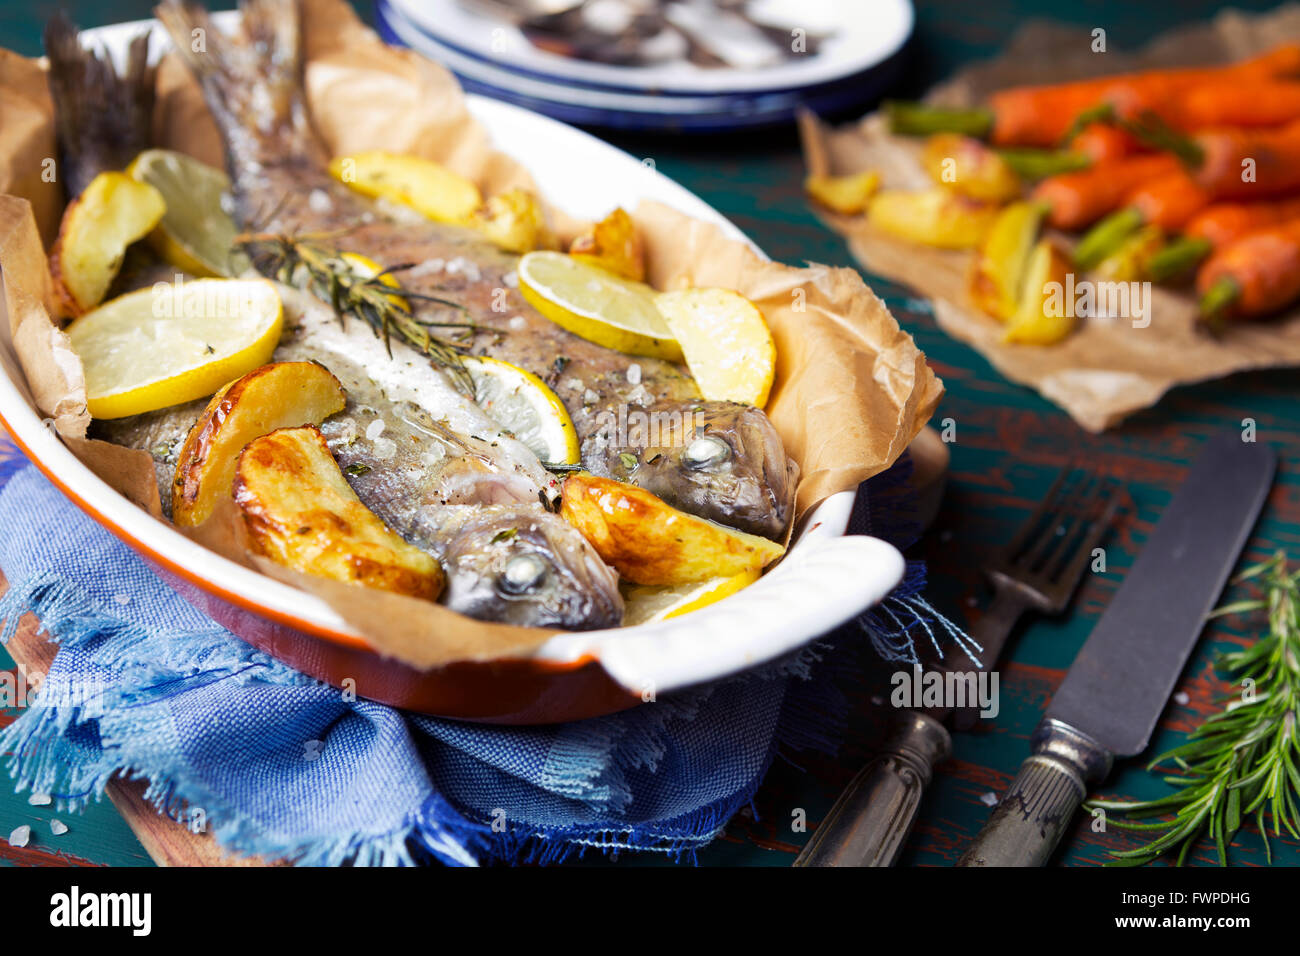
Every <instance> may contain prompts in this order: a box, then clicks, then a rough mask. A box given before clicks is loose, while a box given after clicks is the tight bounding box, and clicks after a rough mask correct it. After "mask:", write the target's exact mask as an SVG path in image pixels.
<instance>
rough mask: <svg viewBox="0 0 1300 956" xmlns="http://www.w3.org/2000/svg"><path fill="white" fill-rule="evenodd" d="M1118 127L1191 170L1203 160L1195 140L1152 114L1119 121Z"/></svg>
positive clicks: (1201, 151)
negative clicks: (1175, 158) (1178, 160)
mask: <svg viewBox="0 0 1300 956" xmlns="http://www.w3.org/2000/svg"><path fill="white" fill-rule="evenodd" d="M1118 125H1119V127H1120V128H1121V129H1125V130H1128V131H1129V132H1130V133H1132V134H1133V135H1134V136H1136V137H1137V138H1138V139H1139V140H1141V141H1142V142H1143V143H1145V144H1146V145H1148V146H1151V147H1154V148H1155V149H1161V150H1165V151H1166V152H1170V153H1173V154H1174V155H1175V156H1177V157H1178V158H1179V159H1180V160H1182V162H1183V163H1185V164H1186V165H1187V166H1190V167H1192V168H1193V169H1195V168H1196V167H1198V166H1200V165H1201V163H1202V162H1203V161H1204V160H1205V153H1204V151H1203V150H1202V149H1201V147H1200V146H1198V145H1196V141H1195V140H1193V139H1192V138H1191V137H1189V136H1184V135H1183V134H1182V133H1180V132H1178V131H1177V130H1176V129H1173V128H1172V127H1170V126H1169V125H1168V124H1167V123H1165V121H1164V120H1162V119H1161V118H1160V117H1159V116H1157V115H1155V114H1154V113H1144V114H1143V115H1141V116H1139V117H1138V118H1137V119H1135V120H1121V121H1119V123H1118Z"/></svg>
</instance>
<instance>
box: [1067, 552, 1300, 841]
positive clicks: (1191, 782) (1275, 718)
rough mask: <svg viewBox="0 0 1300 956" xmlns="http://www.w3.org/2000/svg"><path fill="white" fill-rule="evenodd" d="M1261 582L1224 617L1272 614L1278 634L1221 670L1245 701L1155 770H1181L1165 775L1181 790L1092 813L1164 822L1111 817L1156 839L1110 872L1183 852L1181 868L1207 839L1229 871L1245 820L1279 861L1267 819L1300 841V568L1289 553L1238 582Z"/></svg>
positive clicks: (1272, 631)
mask: <svg viewBox="0 0 1300 956" xmlns="http://www.w3.org/2000/svg"><path fill="white" fill-rule="evenodd" d="M1251 579H1253V580H1256V581H1258V582H1259V584H1260V586H1261V588H1262V590H1263V592H1264V593H1263V596H1262V597H1259V598H1255V599H1251V600H1245V601H1238V602H1235V603H1233V604H1228V605H1226V606H1224V607H1221V608H1219V609H1218V610H1217V611H1215V612H1214V615H1213V616H1215V617H1221V616H1223V615H1225V614H1238V613H1242V612H1249V611H1267V613H1268V621H1269V633H1268V635H1267V636H1265V637H1263V638H1261V639H1260V640H1258V641H1256V642H1255V643H1254V644H1252V645H1251V646H1249V647H1247V648H1245V649H1244V650H1240V651H1233V652H1232V653H1229V654H1224V655H1223V656H1222V657H1221V658H1220V660H1219V661H1218V667H1219V669H1220V670H1222V671H1223V672H1225V673H1227V674H1229V675H1231V676H1232V677H1233V678H1234V680H1236V681H1238V682H1240V683H1241V684H1242V685H1243V692H1242V694H1241V696H1240V698H1229V699H1228V701H1227V703H1226V706H1225V707H1224V709H1223V710H1222V711H1220V712H1219V713H1217V714H1214V715H1213V716H1212V717H1210V718H1209V719H1208V720H1206V721H1205V723H1204V724H1202V725H1201V726H1200V727H1198V728H1197V729H1196V731H1195V732H1194V733H1193V734H1192V735H1191V737H1190V738H1189V739H1188V740H1187V742H1186V743H1184V744H1182V745H1181V746H1178V747H1175V748H1174V749H1173V750H1170V751H1168V752H1167V753H1164V754H1161V755H1160V756H1159V757H1157V758H1156V759H1155V760H1154V761H1152V763H1151V764H1150V767H1149V768H1148V769H1152V770H1154V769H1155V768H1156V767H1158V766H1160V765H1161V764H1165V763H1172V764H1173V765H1174V767H1175V768H1176V770H1177V771H1178V772H1177V773H1175V774H1171V775H1169V776H1166V777H1165V781H1166V782H1167V783H1170V784H1172V785H1173V786H1175V787H1178V788H1179V789H1178V790H1177V791H1175V792H1174V793H1171V794H1169V795H1168V796H1165V797H1161V798H1159V799H1156V800H1145V801H1142V802H1139V803H1124V802H1121V801H1116V800H1093V801H1089V803H1088V806H1089V807H1092V808H1101V809H1102V810H1104V811H1106V812H1107V813H1112V812H1116V813H1122V814H1125V815H1127V816H1129V817H1133V818H1143V817H1153V816H1164V815H1167V814H1170V813H1172V814H1173V816H1172V817H1170V818H1168V819H1163V820H1159V821H1156V822H1153V823H1134V822H1131V821H1130V820H1108V822H1109V823H1113V824H1114V825H1116V826H1118V827H1120V828H1121V829H1128V830H1138V831H1143V832H1146V833H1150V834H1152V835H1153V836H1154V839H1153V840H1152V841H1151V842H1150V843H1148V844H1146V845H1145V846H1142V847H1138V848H1137V849H1133V850H1125V851H1122V852H1116V853H1113V854H1112V856H1113V857H1114V859H1113V860H1112V861H1111V863H1109V864H1108V865H1110V866H1140V865H1142V864H1144V863H1149V862H1151V861H1152V860H1154V859H1156V858H1157V857H1159V856H1161V855H1163V854H1165V853H1171V852H1176V853H1177V859H1176V862H1177V864H1179V865H1181V864H1182V863H1183V861H1184V860H1186V858H1187V855H1188V853H1189V852H1190V851H1191V850H1192V848H1193V847H1194V846H1195V845H1196V844H1197V843H1198V842H1199V841H1200V840H1201V839H1202V838H1205V839H1208V840H1211V841H1213V843H1214V846H1215V849H1216V850H1217V852H1218V857H1219V864H1220V865H1221V866H1226V865H1227V861H1228V847H1229V845H1230V844H1231V843H1232V842H1233V840H1234V839H1235V838H1236V835H1237V831H1238V830H1239V829H1240V828H1241V824H1242V821H1243V820H1245V819H1247V818H1253V819H1254V821H1255V826H1256V828H1257V829H1258V830H1259V833H1260V836H1261V837H1262V838H1263V840H1264V850H1265V853H1266V854H1267V855H1268V860H1269V862H1270V863H1271V862H1272V860H1273V854H1272V850H1271V848H1270V846H1269V841H1268V833H1267V830H1266V828H1265V822H1266V821H1265V814H1266V812H1267V814H1268V815H1271V816H1272V824H1273V833H1274V835H1276V836H1279V837H1280V836H1281V835H1282V831H1283V830H1286V832H1288V833H1290V834H1291V835H1292V836H1293V837H1296V838H1300V812H1298V811H1297V806H1298V805H1300V737H1298V736H1297V728H1296V718H1297V713H1298V712H1300V570H1297V571H1290V570H1288V568H1287V559H1286V555H1285V553H1283V552H1278V553H1277V555H1275V556H1274V557H1273V558H1272V559H1270V560H1268V561H1265V562H1263V563H1261V564H1257V565H1255V566H1254V567H1251V568H1248V569H1247V570H1246V571H1244V572H1243V573H1242V574H1241V575H1240V576H1239V577H1238V579H1237V580H1238V581H1243V580H1251Z"/></svg>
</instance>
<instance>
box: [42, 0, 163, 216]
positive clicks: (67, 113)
mask: <svg viewBox="0 0 1300 956" xmlns="http://www.w3.org/2000/svg"><path fill="white" fill-rule="evenodd" d="M45 53H46V56H47V57H48V58H49V63H50V69H49V77H48V83H49V88H50V98H51V99H52V100H53V101H54V117H55V126H56V129H57V132H58V137H59V146H60V149H61V150H62V154H63V181H64V183H65V184H66V187H67V192H68V198H70V199H71V198H74V197H76V196H78V195H80V193H81V191H82V190H83V189H85V188H86V186H87V185H89V183H90V181H91V180H92V179H94V178H95V177H96V176H98V175H99V174H100V173H102V172H105V171H107V170H120V169H123V168H124V167H125V166H126V165H127V164H128V163H130V162H131V160H133V159H134V158H135V157H136V155H137V154H139V153H140V152H141V151H142V150H144V149H147V148H148V147H149V144H150V135H151V133H150V131H151V127H152V124H153V107H154V98H155V92H154V76H155V73H156V70H155V68H154V67H153V66H151V65H150V64H149V34H147V33H141V34H139V35H138V36H136V37H134V38H133V39H132V40H131V43H130V46H129V47H128V48H127V57H126V69H125V70H124V71H123V72H120V73H119V72H118V70H117V68H116V67H115V66H114V64H113V62H112V60H111V59H110V58H109V56H108V54H107V53H106V52H105V51H103V50H89V49H86V48H84V47H83V46H82V45H81V41H80V40H79V39H78V36H77V28H76V26H75V25H74V24H73V23H72V21H71V20H69V19H68V17H67V15H66V14H64V13H63V12H62V11H60V12H59V13H57V14H55V15H54V16H53V17H51V18H50V20H49V22H48V23H47V24H46V26H45Z"/></svg>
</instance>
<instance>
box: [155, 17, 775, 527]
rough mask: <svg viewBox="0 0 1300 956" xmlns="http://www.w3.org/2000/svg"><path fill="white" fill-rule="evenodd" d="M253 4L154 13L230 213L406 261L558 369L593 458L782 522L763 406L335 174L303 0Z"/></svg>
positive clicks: (687, 494)
mask: <svg viewBox="0 0 1300 956" xmlns="http://www.w3.org/2000/svg"><path fill="white" fill-rule="evenodd" d="M242 11H243V16H242V20H241V27H240V35H239V36H237V37H222V35H221V34H220V33H219V31H217V30H216V29H215V28H214V27H213V26H212V24H211V22H210V21H209V19H208V17H207V14H206V13H205V12H204V11H203V10H202V9H200V8H198V7H196V6H194V5H189V4H182V3H180V2H176V0H166V2H164V3H163V4H162V5H161V6H160V7H159V8H158V16H159V19H161V20H162V21H163V23H164V25H165V26H166V27H167V29H168V31H169V32H170V33H171V35H172V37H173V40H174V42H175V46H176V49H177V51H178V52H179V53H180V55H181V56H182V57H183V58H184V59H185V60H186V62H187V63H188V64H189V65H190V67H191V69H192V70H193V71H194V73H195V75H196V76H197V77H198V78H199V79H200V81H201V83H202V86H203V90H204V94H205V97H206V99H207V102H208V105H209V107H210V109H211V111H212V114H213V116H214V117H215V119H216V122H217V125H218V127H219V128H220V129H221V132H222V134H223V137H224V141H225V146H226V153H227V165H228V167H229V172H230V176H231V180H232V182H233V189H234V198H235V215H236V218H237V219H238V220H239V222H240V224H241V225H242V226H243V227H244V228H245V229H247V230H250V231H255V232H258V233H263V234H271V235H284V236H305V235H316V236H319V235H322V234H328V235H332V236H333V237H334V238H333V239H332V240H331V241H333V242H335V243H336V244H337V248H338V250H339V251H347V252H356V253H360V254H362V255H365V256H367V257H368V258H370V259H373V260H374V261H376V262H378V263H379V264H380V265H381V266H383V267H385V268H387V269H397V268H398V267H408V268H403V269H401V271H399V272H397V275H398V277H399V279H400V281H401V285H402V288H403V289H404V290H407V291H409V292H410V293H412V294H413V303H414V307H415V311H416V313H417V318H419V319H421V320H424V321H427V322H448V323H451V322H456V321H458V320H462V318H463V316H465V315H468V317H469V318H470V320H471V321H470V323H469V324H470V325H471V329H470V332H469V334H468V337H467V338H465V339H464V340H463V341H462V342H461V345H462V346H463V347H464V348H466V349H467V350H469V351H471V352H473V353H475V354H487V355H491V356H494V357H496V358H500V359H503V360H505V361H507V362H511V363H513V364H515V365H518V366H520V367H522V368H525V369H528V370H529V371H531V372H533V373H534V374H536V375H538V376H539V377H541V378H543V379H546V380H547V381H548V382H550V383H551V384H552V385H553V387H554V388H555V391H556V393H557V394H558V395H559V397H560V399H561V401H563V402H564V404H565V406H566V407H567V409H568V410H569V412H570V415H571V416H572V418H573V421H574V425H575V427H576V428H577V431H578V435H579V437H580V439H581V440H582V461H583V464H584V466H586V467H587V468H588V469H590V470H591V471H593V472H595V473H597V474H601V475H607V476H610V477H613V478H617V479H620V480H624V481H629V482H632V483H634V484H637V485H640V486H642V487H644V488H646V489H647V490H649V491H651V492H653V493H655V494H656V495H659V496H660V497H662V498H664V499H665V500H667V501H668V502H670V503H671V504H673V505H675V506H677V507H680V508H682V509H683V510H686V511H689V512H691V513H693V514H697V515H700V516H703V517H706V518H711V519H714V520H717V521H719V522H721V523H723V524H727V525H731V526H733V527H737V528H740V529H742V530H745V531H750V532H753V533H756V534H762V535H765V536H767V537H770V538H781V537H783V536H784V534H785V532H786V530H787V529H788V527H789V524H790V521H791V519H792V516H793V501H794V491H795V466H794V464H793V462H791V460H790V459H789V458H788V457H787V456H786V454H785V451H784V448H783V447H782V444H781V440H780V438H779V437H778V435H777V433H776V431H775V429H774V428H773V427H772V425H771V422H769V421H768V419H767V417H766V416H765V415H764V414H763V413H762V411H760V410H758V409H756V408H753V407H750V406H746V405H740V404H734V403H730V402H714V401H704V400H702V399H701V398H700V396H699V392H698V390H697V388H696V386H695V383H694V381H693V380H692V379H691V378H690V377H689V375H687V374H686V373H685V371H684V370H683V369H682V368H681V367H679V366H677V365H675V364H673V363H671V362H666V361H662V360H659V359H653V358H642V357H633V356H628V355H624V354H622V353H618V352H615V351H612V350H610V349H606V348H603V347H601V346H599V345H596V344H594V343H592V342H589V341H587V340H585V339H582V338H579V337H578V336H576V335H573V334H572V333H570V332H568V331H566V330H564V329H562V328H560V327H559V326H557V325H555V324H554V323H552V322H550V321H549V320H547V319H546V318H545V317H543V316H542V315H540V314H539V313H538V312H536V311H535V310H534V309H533V308H532V307H531V306H530V305H529V304H528V303H527V302H526V301H524V299H523V298H522V297H521V296H520V294H519V293H518V291H517V288H516V286H517V282H516V281H515V267H516V264H517V261H518V260H517V257H515V256H513V255H510V254H508V253H505V252H502V251H500V250H499V249H497V248H496V247H495V246H493V245H492V244H491V243H490V242H489V241H487V240H486V239H484V238H483V237H482V236H481V235H479V234H478V233H477V232H474V231H473V230H471V229H467V228H463V227H460V226H455V225H444V224H439V223H431V222H428V221H425V220H422V219H420V220H412V219H411V218H409V217H405V216H402V215H400V214H396V213H394V212H393V211H391V210H390V209H389V208H388V207H386V206H384V205H383V204H379V203H375V202H372V201H371V200H369V199H367V198H365V197H362V196H360V195H359V194H357V193H356V192H354V191H353V190H351V189H349V188H348V187H347V186H345V185H343V184H341V183H339V182H337V181H335V180H334V179H333V178H332V177H331V176H330V174H329V172H328V170H327V163H328V157H327V156H326V154H325V150H324V146H323V145H322V143H321V142H320V141H319V139H318V138H317V137H316V135H315V133H314V132H313V131H312V129H311V126H310V122H309V118H308V116H307V114H306V109H305V106H304V103H303V98H302V95H301V90H300V77H299V66H300V64H299V58H298V20H297V9H296V5H295V3H294V2H292V0H252V2H246V3H244V4H243V5H242ZM195 30H203V31H204V35H205V36H206V37H207V41H206V47H205V49H204V50H203V51H195V50H193V49H191V47H192V44H191V43H190V41H189V38H190V37H191V36H193V35H195V34H194V32H193V31H195ZM426 297H427V298H426ZM431 299H438V300H443V301H444V302H446V301H450V302H451V303H452V304H451V305H446V304H441V303H440V302H437V301H431ZM643 423H644V425H645V427H639V426H640V425H641V424H643Z"/></svg>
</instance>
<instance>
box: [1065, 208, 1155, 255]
mask: <svg viewBox="0 0 1300 956" xmlns="http://www.w3.org/2000/svg"><path fill="white" fill-rule="evenodd" d="M1141 228H1142V213H1140V212H1138V211H1137V210H1136V209H1131V208H1130V209H1121V210H1119V211H1118V212H1113V213H1111V214H1110V215H1109V216H1107V217H1106V218H1105V219H1103V220H1102V221H1101V222H1099V223H1097V225H1095V226H1093V227H1092V229H1091V230H1089V231H1088V234H1087V235H1085V236H1084V237H1083V238H1082V239H1080V240H1079V244H1078V245H1077V246H1075V248H1074V264H1075V265H1076V266H1078V267H1079V268H1080V269H1091V268H1092V267H1093V266H1095V265H1096V264H1097V263H1099V262H1101V261H1102V260H1103V259H1105V258H1106V257H1107V256H1109V255H1110V254H1111V253H1113V252H1114V251H1115V250H1116V249H1118V248H1119V247H1120V246H1121V245H1123V244H1124V240H1125V239H1127V238H1128V237H1129V236H1131V235H1132V234H1133V233H1135V232H1137V231H1138V230H1139V229H1141Z"/></svg>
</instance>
